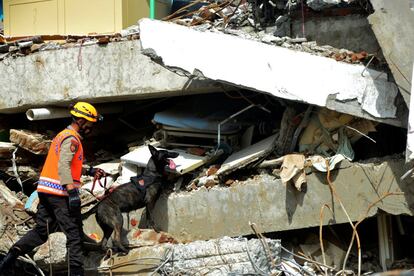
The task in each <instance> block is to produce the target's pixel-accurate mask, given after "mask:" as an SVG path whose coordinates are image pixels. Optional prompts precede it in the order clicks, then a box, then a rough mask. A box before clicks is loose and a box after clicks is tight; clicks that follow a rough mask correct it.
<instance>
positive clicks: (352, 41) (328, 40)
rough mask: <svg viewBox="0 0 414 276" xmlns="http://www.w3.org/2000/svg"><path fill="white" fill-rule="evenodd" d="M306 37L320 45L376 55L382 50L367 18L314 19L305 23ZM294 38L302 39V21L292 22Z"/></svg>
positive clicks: (337, 17) (352, 16)
mask: <svg viewBox="0 0 414 276" xmlns="http://www.w3.org/2000/svg"><path fill="white" fill-rule="evenodd" d="M305 35H306V38H307V39H308V40H310V41H312V40H314V41H316V42H317V43H318V45H331V46H334V47H336V48H339V49H348V50H352V51H355V52H360V51H367V52H368V53H375V52H377V51H378V49H379V48H380V46H379V44H378V42H377V39H376V38H375V35H374V33H373V31H372V29H371V26H370V25H369V22H368V20H367V18H366V16H362V15H359V14H354V15H348V16H332V17H320V18H318V17H314V18H309V19H307V20H306V21H305ZM292 37H302V19H300V20H299V19H298V20H295V21H293V22H292Z"/></svg>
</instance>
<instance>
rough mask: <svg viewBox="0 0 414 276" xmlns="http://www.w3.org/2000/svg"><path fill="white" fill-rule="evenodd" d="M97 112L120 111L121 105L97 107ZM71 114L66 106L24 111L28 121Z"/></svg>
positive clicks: (109, 112)
mask: <svg viewBox="0 0 414 276" xmlns="http://www.w3.org/2000/svg"><path fill="white" fill-rule="evenodd" d="M97 109H98V112H99V114H113V113H121V112H122V111H123V107H122V106H121V105H115V106H103V107H98V108H97ZM70 116H71V114H70V112H69V110H68V109H67V108H59V107H50V108H48V107H44V108H31V109H28V110H27V111H26V117H27V119H28V120H29V121H39V120H50V119H59V118H69V117H70Z"/></svg>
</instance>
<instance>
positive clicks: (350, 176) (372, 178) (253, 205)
mask: <svg viewBox="0 0 414 276" xmlns="http://www.w3.org/2000/svg"><path fill="white" fill-rule="evenodd" d="M388 159H389V160H388V161H386V162H383V163H379V164H374V163H369V164H354V165H351V166H349V167H347V168H343V169H339V170H337V171H333V172H332V173H331V174H332V175H331V180H332V182H333V184H334V186H335V188H336V190H337V193H338V194H339V196H340V197H341V199H342V201H343V204H344V205H345V207H346V208H347V212H348V213H349V215H350V217H351V219H352V220H354V221H357V220H358V219H361V218H363V217H364V216H365V214H366V212H368V213H367V216H368V217H370V216H373V215H375V214H376V213H377V212H378V210H379V209H381V210H383V211H385V212H387V213H390V214H393V215H399V214H408V215H413V214H414V197H413V189H414V186H413V180H412V179H410V180H406V181H401V180H400V179H399V177H400V176H401V175H402V174H403V173H404V160H402V159H392V158H388ZM378 162H379V161H378ZM304 190H305V191H302V192H299V191H297V190H296V188H295V187H293V186H292V185H287V186H285V185H283V184H282V182H281V180H280V179H276V178H275V177H274V176H272V175H267V174H265V175H257V176H253V177H252V178H250V179H249V180H247V181H242V182H237V181H236V182H235V184H233V185H232V186H231V187H230V188H224V187H217V186H216V187H214V188H211V189H209V190H208V189H205V188H201V189H199V190H196V191H192V192H182V193H173V194H170V195H169V196H165V195H164V196H162V197H161V198H160V199H159V200H158V202H157V204H156V207H155V211H154V218H155V220H156V224H157V225H158V226H159V227H160V228H161V229H162V230H163V231H166V232H168V233H170V234H171V235H173V236H174V237H176V238H178V239H184V240H185V239H188V240H198V239H210V238H217V237H221V236H225V235H227V236H239V235H247V234H252V231H251V229H250V227H249V221H251V222H255V223H257V224H258V225H260V227H261V229H262V230H263V231H265V232H274V231H284V230H291V229H300V228H307V227H314V226H318V225H319V216H320V210H321V207H322V205H324V204H329V205H330V207H331V208H332V210H333V214H331V213H330V212H325V216H324V220H323V224H324V225H327V224H335V223H346V222H347V218H346V216H345V214H344V212H343V211H342V210H341V207H340V206H339V203H338V202H337V201H336V200H335V199H334V197H333V195H332V193H331V191H330V188H329V186H328V184H327V181H326V173H320V172H315V173H312V174H310V175H307V188H306V189H304ZM387 192H395V193H401V192H403V194H395V195H390V196H388V197H386V198H383V199H382V200H380V201H379V202H377V204H376V205H374V207H373V208H371V209H370V210H368V207H369V205H370V204H371V203H374V202H376V201H378V200H379V199H380V198H381V197H382V196H383V195H384V194H386V193H387Z"/></svg>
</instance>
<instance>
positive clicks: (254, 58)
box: [140, 19, 404, 126]
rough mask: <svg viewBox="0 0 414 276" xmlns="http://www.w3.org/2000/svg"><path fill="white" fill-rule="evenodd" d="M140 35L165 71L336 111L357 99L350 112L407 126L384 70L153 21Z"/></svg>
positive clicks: (143, 25)
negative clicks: (167, 68) (179, 70)
mask: <svg viewBox="0 0 414 276" xmlns="http://www.w3.org/2000/svg"><path fill="white" fill-rule="evenodd" d="M154 29H156V30H157V32H154V31H153V30H154ZM140 31H141V43H142V46H143V49H152V50H154V51H155V52H156V54H157V55H158V56H160V57H161V58H162V61H163V63H164V64H165V65H166V66H167V67H168V66H171V67H174V68H177V67H178V68H181V69H182V70H184V71H186V72H190V73H194V74H196V75H199V74H202V75H204V76H205V77H207V78H209V79H212V80H216V81H220V82H224V83H230V84H233V85H236V86H239V87H243V88H247V89H251V90H256V91H260V92H266V93H270V94H272V95H274V96H276V97H279V98H283V99H288V100H295V101H300V102H305V103H309V104H314V105H318V106H327V102H330V104H329V106H328V108H330V109H333V110H336V106H335V104H334V103H335V102H338V103H339V104H343V103H344V102H348V101H356V102H357V104H358V108H351V109H350V110H349V111H347V113H349V114H351V115H355V116H358V117H363V118H367V119H372V120H376V121H381V122H385V123H389V124H393V125H397V126H402V125H404V122H403V120H401V119H399V118H397V107H396V106H395V104H394V102H395V99H396V96H397V93H398V89H397V87H396V85H395V84H394V83H392V82H389V81H388V80H387V74H384V73H383V72H378V71H375V70H371V69H365V67H364V66H362V65H351V64H345V63H341V62H337V61H335V60H332V59H328V58H325V57H319V56H315V55H312V54H309V53H304V52H297V51H294V50H290V49H285V48H282V47H276V46H272V45H266V44H263V43H260V42H256V41H252V40H247V39H242V38H238V37H234V36H231V35H226V34H223V33H212V32H200V31H196V30H193V29H191V28H188V27H184V26H179V25H176V24H172V23H166V22H160V21H153V20H149V19H143V20H141V21H140ZM177 53H180V54H177ZM252 68H254V70H253V71H252ZM253 72H254V73H253ZM332 97H333V98H334V101H333V103H332V100H331V98H332ZM341 108H342V107H341ZM342 109H343V108H342ZM341 111H342V110H341Z"/></svg>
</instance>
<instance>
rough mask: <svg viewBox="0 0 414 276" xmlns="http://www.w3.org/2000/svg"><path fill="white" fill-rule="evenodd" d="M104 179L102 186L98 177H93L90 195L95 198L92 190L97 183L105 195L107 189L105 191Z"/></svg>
mask: <svg viewBox="0 0 414 276" xmlns="http://www.w3.org/2000/svg"><path fill="white" fill-rule="evenodd" d="M104 178H105V180H104V183H103V185H102V182H101V179H100V178H99V177H96V176H94V177H93V183H92V189H91V194H92V195H93V196H95V195H94V194H93V190H94V189H95V185H96V182H98V184H99V186H101V188H103V189H104V190H105V194H106V193H107V189H106V176H104Z"/></svg>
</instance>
